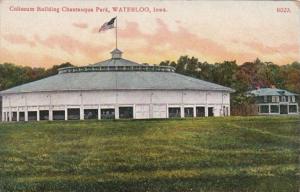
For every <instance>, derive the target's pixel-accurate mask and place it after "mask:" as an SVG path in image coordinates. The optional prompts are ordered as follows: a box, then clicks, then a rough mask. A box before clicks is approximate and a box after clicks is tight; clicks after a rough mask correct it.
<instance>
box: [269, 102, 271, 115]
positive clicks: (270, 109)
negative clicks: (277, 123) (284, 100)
mask: <svg viewBox="0 0 300 192" xmlns="http://www.w3.org/2000/svg"><path fill="white" fill-rule="evenodd" d="M269 114H271V105H270V104H269Z"/></svg>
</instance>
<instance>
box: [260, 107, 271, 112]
mask: <svg viewBox="0 0 300 192" xmlns="http://www.w3.org/2000/svg"><path fill="white" fill-rule="evenodd" d="M260 113H269V105H261V106H260Z"/></svg>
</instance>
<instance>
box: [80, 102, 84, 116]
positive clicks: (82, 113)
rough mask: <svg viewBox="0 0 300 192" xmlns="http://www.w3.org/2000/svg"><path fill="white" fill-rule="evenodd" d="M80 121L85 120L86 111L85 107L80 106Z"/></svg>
mask: <svg viewBox="0 0 300 192" xmlns="http://www.w3.org/2000/svg"><path fill="white" fill-rule="evenodd" d="M80 120H84V110H83V106H82V105H81V106H80Z"/></svg>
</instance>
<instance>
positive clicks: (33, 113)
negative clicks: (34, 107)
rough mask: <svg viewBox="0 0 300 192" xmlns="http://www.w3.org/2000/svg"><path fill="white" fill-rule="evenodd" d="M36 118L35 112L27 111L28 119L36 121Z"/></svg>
mask: <svg viewBox="0 0 300 192" xmlns="http://www.w3.org/2000/svg"><path fill="white" fill-rule="evenodd" d="M36 120H37V112H36V111H28V121H36Z"/></svg>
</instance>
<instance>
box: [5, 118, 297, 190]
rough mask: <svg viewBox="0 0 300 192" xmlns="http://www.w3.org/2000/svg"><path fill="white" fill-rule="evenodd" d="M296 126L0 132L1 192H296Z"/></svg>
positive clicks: (151, 125) (84, 126) (201, 124)
mask: <svg viewBox="0 0 300 192" xmlns="http://www.w3.org/2000/svg"><path fill="white" fill-rule="evenodd" d="M299 155H300V118H299V117H295V116H294V117H228V118H204V119H182V120H180V119H178V120H131V121H130V120H128V121H126V120H124V121H80V122H79V121H73V122H70V121H69V122H33V123H2V124H0V191H1V192H2V191H88V192H91V191H101V192H102V191H109V192H112V191H180V192H181V191H239V192H240V191H280V192H282V191H287V192H293V191H295V192H298V191H299V190H300V183H299V181H300V168H299V167H300V165H299Z"/></svg>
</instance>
